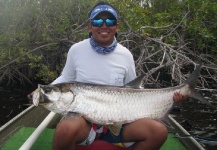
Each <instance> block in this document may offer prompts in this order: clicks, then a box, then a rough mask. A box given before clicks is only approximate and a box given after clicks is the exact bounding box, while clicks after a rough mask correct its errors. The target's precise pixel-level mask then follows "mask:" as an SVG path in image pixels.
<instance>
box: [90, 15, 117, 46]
mask: <svg viewBox="0 0 217 150" xmlns="http://www.w3.org/2000/svg"><path fill="white" fill-rule="evenodd" d="M112 18H113V19H114V17H113V15H112V14H110V13H108V12H102V13H100V14H99V15H97V16H96V17H95V18H94V19H103V20H104V19H112ZM118 29H119V25H118V24H117V25H115V26H109V27H108V26H107V25H106V24H105V22H104V23H103V25H102V26H101V27H95V26H93V25H91V24H90V25H89V26H88V31H89V32H92V36H93V38H94V40H95V42H96V43H97V44H98V45H100V46H109V45H110V44H111V43H112V42H113V40H114V36H115V33H116V32H117V31H118Z"/></svg>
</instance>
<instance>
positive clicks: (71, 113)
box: [63, 112, 82, 119]
mask: <svg viewBox="0 0 217 150" xmlns="http://www.w3.org/2000/svg"><path fill="white" fill-rule="evenodd" d="M81 116H82V115H81V114H79V113H74V112H68V113H67V114H66V115H65V116H64V117H63V119H68V118H72V117H81Z"/></svg>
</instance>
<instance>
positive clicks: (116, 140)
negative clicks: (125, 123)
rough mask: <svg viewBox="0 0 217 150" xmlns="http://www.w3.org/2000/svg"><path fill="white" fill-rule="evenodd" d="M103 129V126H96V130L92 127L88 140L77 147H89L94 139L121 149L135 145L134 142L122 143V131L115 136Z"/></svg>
mask: <svg viewBox="0 0 217 150" xmlns="http://www.w3.org/2000/svg"><path fill="white" fill-rule="evenodd" d="M97 126H98V125H97ZM105 128H106V127H104V126H98V127H97V129H95V128H94V125H92V128H91V130H90V133H89V135H88V138H87V139H86V140H85V141H83V142H81V143H79V145H90V144H91V143H93V141H94V140H95V139H100V140H103V141H106V142H109V143H112V144H114V145H117V146H121V147H130V146H132V145H133V144H134V143H135V142H124V143H122V132H123V130H122V129H121V131H120V134H119V135H118V136H115V135H113V134H112V133H111V132H110V131H109V130H108V129H106V130H105Z"/></svg>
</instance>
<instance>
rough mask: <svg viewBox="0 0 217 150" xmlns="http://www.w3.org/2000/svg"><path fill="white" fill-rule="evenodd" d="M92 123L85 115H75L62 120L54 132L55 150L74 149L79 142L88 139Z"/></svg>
mask: <svg viewBox="0 0 217 150" xmlns="http://www.w3.org/2000/svg"><path fill="white" fill-rule="evenodd" d="M90 130H91V124H90V123H89V122H87V121H86V120H85V119H84V118H83V117H78V116H73V117H68V118H65V119H63V120H61V121H60V122H59V123H58V125H57V127H56V131H55V134H54V139H53V149H54V150H74V149H75V146H76V144H77V143H81V142H83V141H84V140H86V139H87V137H88V135H89V133H90Z"/></svg>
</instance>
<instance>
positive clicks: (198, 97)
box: [189, 89, 215, 108]
mask: <svg viewBox="0 0 217 150" xmlns="http://www.w3.org/2000/svg"><path fill="white" fill-rule="evenodd" d="M189 97H191V98H195V99H198V100H199V101H200V102H201V103H203V104H206V105H207V106H209V107H212V108H215V107H214V106H213V105H212V104H211V103H210V102H208V101H207V100H206V99H205V98H204V97H203V96H202V95H201V94H200V93H198V92H197V91H196V90H195V89H191V94H190V95H189Z"/></svg>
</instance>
